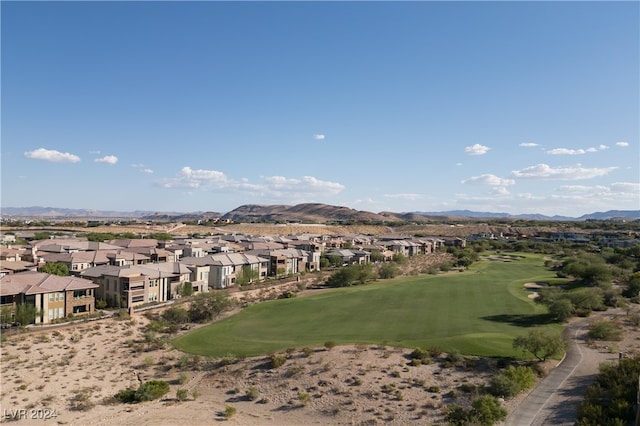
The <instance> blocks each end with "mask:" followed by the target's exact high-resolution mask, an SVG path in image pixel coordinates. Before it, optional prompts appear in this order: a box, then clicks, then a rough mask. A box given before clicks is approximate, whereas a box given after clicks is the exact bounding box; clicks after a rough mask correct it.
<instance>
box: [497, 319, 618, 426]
mask: <svg viewBox="0 0 640 426" xmlns="http://www.w3.org/2000/svg"><path fill="white" fill-rule="evenodd" d="M586 333H587V320H585V319H582V320H578V321H575V322H573V323H571V324H569V325H568V326H567V327H566V328H565V330H564V332H563V334H564V337H565V341H566V342H567V349H566V354H565V357H564V358H563V359H562V361H561V362H560V364H559V365H558V366H557V367H556V368H554V369H553V370H552V371H551V373H549V375H548V376H547V377H545V378H544V379H543V380H542V381H541V382H540V384H538V386H536V388H535V389H533V390H532V391H531V393H530V394H529V395H527V397H526V398H525V399H524V400H523V401H522V402H521V403H520V404H519V405H518V408H516V409H515V410H514V411H512V412H511V414H510V415H509V417H507V419H506V421H505V422H504V426H544V425H551V424H552V425H556V426H558V425H574V424H575V419H576V414H577V408H578V403H579V402H580V401H582V399H583V396H584V393H585V390H586V388H587V386H589V385H590V384H591V383H592V382H593V380H594V379H595V376H596V374H597V373H598V366H599V365H600V363H602V362H607V361H615V360H617V359H618V354H617V353H614V354H612V353H608V352H604V351H600V350H598V349H594V348H590V347H588V346H587V345H586V344H585V337H586Z"/></svg>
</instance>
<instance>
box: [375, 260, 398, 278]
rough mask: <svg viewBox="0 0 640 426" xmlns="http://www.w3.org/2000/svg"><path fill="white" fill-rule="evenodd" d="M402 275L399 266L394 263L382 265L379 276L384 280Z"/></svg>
mask: <svg viewBox="0 0 640 426" xmlns="http://www.w3.org/2000/svg"><path fill="white" fill-rule="evenodd" d="M399 273H400V269H399V268H398V265H395V264H393V263H388V264H386V265H382V266H381V267H380V268H379V269H378V276H379V277H380V278H382V279H387V278H393V277H395V276H397V275H398V274H399Z"/></svg>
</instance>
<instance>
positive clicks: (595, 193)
mask: <svg viewBox="0 0 640 426" xmlns="http://www.w3.org/2000/svg"><path fill="white" fill-rule="evenodd" d="M556 192H557V193H559V195H554V197H555V198H563V199H590V200H594V201H598V202H603V201H608V202H616V201H618V202H619V201H621V200H634V201H635V200H637V199H638V197H640V184H638V183H631V182H616V183H612V184H610V185H593V186H588V185H563V186H560V187H558V188H556Z"/></svg>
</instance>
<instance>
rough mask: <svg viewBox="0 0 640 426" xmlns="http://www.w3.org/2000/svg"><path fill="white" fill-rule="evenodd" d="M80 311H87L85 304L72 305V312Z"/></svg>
mask: <svg viewBox="0 0 640 426" xmlns="http://www.w3.org/2000/svg"><path fill="white" fill-rule="evenodd" d="M80 312H87V305H80V306H74V307H73V313H74V314H77V313H80Z"/></svg>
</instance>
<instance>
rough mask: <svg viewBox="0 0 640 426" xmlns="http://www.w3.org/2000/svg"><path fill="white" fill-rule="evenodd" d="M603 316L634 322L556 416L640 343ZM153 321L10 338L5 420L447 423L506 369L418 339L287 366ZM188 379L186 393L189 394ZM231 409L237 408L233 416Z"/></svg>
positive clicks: (614, 314) (585, 369)
mask: <svg viewBox="0 0 640 426" xmlns="http://www.w3.org/2000/svg"><path fill="white" fill-rule="evenodd" d="M635 309H638V308H637V307H636V308H635ZM599 315H603V316H606V317H610V318H612V319H614V320H616V321H618V322H620V323H621V324H623V325H625V327H626V329H627V331H626V332H625V334H624V336H625V337H624V340H623V341H621V342H598V343H594V342H588V341H586V340H583V341H582V344H581V345H582V347H583V361H582V363H581V364H580V365H579V366H578V368H576V371H575V373H574V376H572V377H570V378H569V379H567V381H565V383H564V385H563V386H566V390H565V391H562V392H559V393H558V394H557V395H555V396H554V397H553V400H552V401H549V403H548V404H547V406H546V407H545V410H547V412H545V413H542V415H544V416H547V417H546V418H547V419H553V415H554V412H557V411H558V410H562V409H572V408H571V407H573V409H574V408H575V404H576V403H577V401H578V400H579V398H580V395H576V394H575V392H573V391H572V389H576V388H577V387H578V385H583V384H585V383H586V382H587V381H589V380H591V379H592V378H593V375H594V374H595V373H596V371H597V368H598V365H599V363H600V362H615V361H616V360H617V357H618V353H619V352H625V353H627V354H631V353H634V352H638V351H639V350H640V340H639V339H640V332H638V329H637V327H635V328H634V327H632V326H630V325H629V324H628V321H627V320H626V318H628V317H627V313H626V311H624V310H620V309H619V310H615V311H610V312H606V313H602V314H599ZM147 324H148V320H147V319H146V318H145V317H144V316H143V315H139V314H136V315H134V316H133V317H132V318H130V319H117V318H108V319H102V320H97V321H92V322H86V323H81V324H75V325H69V326H64V327H60V328H55V329H47V330H41V331H36V332H30V333H26V334H22V335H17V336H13V337H10V338H9V339H8V341H6V342H4V343H3V344H2V348H1V352H0V356H1V358H0V359H1V361H2V365H1V370H0V371H1V382H0V384H1V390H0V392H1V393H0V409H1V410H2V411H1V414H2V417H3V420H2V422H7V423H9V422H15V423H16V424H25V425H31V424H33V425H51V424H67V425H113V424H117V425H134V424H135V425H180V424H189V425H205V424H216V423H217V422H222V421H224V422H228V423H229V424H236V425H327V424H332V425H376V424H380V425H382V424H390V425H407V424H415V425H428V424H442V423H444V413H445V412H446V406H447V405H448V404H451V403H457V404H461V405H465V404H468V403H469V402H470V401H471V399H472V398H473V397H474V396H475V395H476V392H477V389H478V388H479V387H480V386H482V385H483V384H485V383H487V382H488V381H489V379H490V377H491V376H492V374H494V373H495V371H496V369H497V366H496V361H495V360H491V359H476V358H467V359H466V360H463V361H458V362H449V361H447V358H446V357H447V354H441V355H440V356H438V357H436V358H434V359H433V361H432V362H431V363H429V364H423V365H419V366H411V365H410V364H409V362H410V360H409V357H408V355H409V353H410V350H408V349H400V348H393V347H390V346H384V345H350V346H336V347H333V348H331V349H327V348H325V347H317V348H291V349H289V350H288V351H285V352H282V353H281V354H280V355H281V356H283V357H284V358H286V361H285V363H284V364H283V365H282V366H280V367H277V368H273V367H272V366H271V364H270V360H269V357H265V356H263V357H257V358H248V359H232V358H229V359H224V360H220V359H218V360H209V359H205V358H203V357H194V356H191V355H185V354H183V353H181V352H179V351H177V350H175V349H173V348H172V347H171V346H169V345H161V344H157V343H154V342H149V339H146V338H145V333H146V331H147ZM153 379H158V380H165V381H168V382H169V383H170V391H169V392H168V393H167V394H166V395H165V396H164V397H163V398H162V399H161V400H156V401H152V402H145V403H140V404H120V403H114V402H113V396H114V395H115V394H116V393H117V392H118V391H120V390H122V389H125V388H137V387H138V386H139V384H140V383H141V382H146V381H148V380H153ZM181 389H184V390H185V391H183V392H182V393H184V394H186V396H184V395H183V396H184V400H179V399H178V398H177V396H178V390H181ZM525 396H526V395H524V394H523V395H520V396H519V397H518V398H516V399H513V400H508V401H505V407H506V408H507V409H508V410H513V408H515V406H517V404H518V402H519V401H520V400H521V399H522V398H524V397H525ZM227 407H232V408H227ZM225 410H228V411H227V412H228V413H231V411H233V410H235V412H234V413H233V414H232V415H231V416H230V417H225ZM54 416H55V417H54ZM25 417H26V418H25ZM32 417H35V418H32ZM42 417H49V418H44V419H43V418H42ZM542 424H544V423H542ZM547 424H549V423H547Z"/></svg>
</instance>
